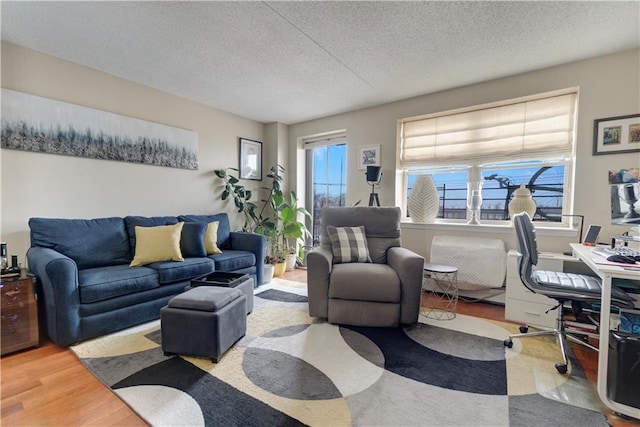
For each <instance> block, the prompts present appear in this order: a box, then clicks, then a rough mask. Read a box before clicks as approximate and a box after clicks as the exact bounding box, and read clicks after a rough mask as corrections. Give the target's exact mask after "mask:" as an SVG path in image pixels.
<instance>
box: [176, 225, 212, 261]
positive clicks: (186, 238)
mask: <svg viewBox="0 0 640 427" xmlns="http://www.w3.org/2000/svg"><path fill="white" fill-rule="evenodd" d="M206 231H207V224H204V223H202V222H185V223H184V226H183V227H182V235H181V236H180V251H181V252H182V256H183V257H185V258H193V257H205V256H207V249H206V248H205V245H204V236H205V233H206Z"/></svg>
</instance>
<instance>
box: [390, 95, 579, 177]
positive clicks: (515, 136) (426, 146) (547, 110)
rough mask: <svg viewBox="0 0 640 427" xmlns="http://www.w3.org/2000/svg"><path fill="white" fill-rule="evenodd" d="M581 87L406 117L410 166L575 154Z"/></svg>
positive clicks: (403, 155) (403, 156)
mask: <svg viewBox="0 0 640 427" xmlns="http://www.w3.org/2000/svg"><path fill="white" fill-rule="evenodd" d="M576 99H577V91H575V90H572V91H571V92H567V91H564V93H558V92H555V93H553V94H546V95H540V96H537V97H536V98H535V99H532V98H526V99H524V98H519V99H518V100H511V101H507V102H504V103H501V104H499V105H498V104H490V105H486V104H485V105H481V106H476V107H473V108H471V109H465V110H455V111H449V112H445V113H438V114H435V115H433V114H432V115H427V116H421V117H414V118H410V119H404V120H401V122H400V138H401V141H400V142H401V149H400V164H401V166H402V167H404V168H409V167H415V166H425V165H427V164H428V165H445V164H461V163H474V164H480V163H487V162H504V161H505V159H514V160H518V159H531V158H536V159H542V158H553V157H555V158H558V157H566V156H570V155H571V154H572V150H573V140H574V127H575V113H576Z"/></svg>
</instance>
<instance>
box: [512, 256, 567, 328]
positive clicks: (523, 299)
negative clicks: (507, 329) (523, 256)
mask: <svg viewBox="0 0 640 427" xmlns="http://www.w3.org/2000/svg"><path fill="white" fill-rule="evenodd" d="M570 259H572V258H571V257H566V256H564V255H561V254H540V255H539V256H538V265H537V269H538V270H549V271H563V265H564V261H566V260H570ZM556 304H557V302H556V300H553V299H551V298H547V297H545V296H544V295H538V294H534V293H533V292H531V291H530V290H529V289H527V288H526V287H525V286H524V285H523V284H522V282H521V281H520V277H519V275H518V253H517V252H516V251H514V250H511V251H509V253H508V256H507V292H506V299H505V310H504V316H505V318H506V319H507V320H511V321H514V322H519V323H522V324H527V325H531V326H538V327H543V328H555V326H556V317H557V312H556V311H555V310H552V311H550V312H548V313H545V312H546V311H547V310H549V309H550V308H552V307H553V306H555V305H556Z"/></svg>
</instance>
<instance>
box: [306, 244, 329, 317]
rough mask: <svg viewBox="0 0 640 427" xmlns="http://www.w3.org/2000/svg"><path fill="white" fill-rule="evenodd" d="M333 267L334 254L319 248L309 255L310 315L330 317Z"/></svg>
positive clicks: (308, 291)
mask: <svg viewBox="0 0 640 427" xmlns="http://www.w3.org/2000/svg"><path fill="white" fill-rule="evenodd" d="M332 267H333V254H332V253H331V252H330V251H329V250H327V249H325V248H323V247H318V248H315V249H314V250H313V251H311V252H309V253H308V254H307V294H308V297H309V315H311V316H312V317H327V316H328V315H329V276H330V275H331V269H332Z"/></svg>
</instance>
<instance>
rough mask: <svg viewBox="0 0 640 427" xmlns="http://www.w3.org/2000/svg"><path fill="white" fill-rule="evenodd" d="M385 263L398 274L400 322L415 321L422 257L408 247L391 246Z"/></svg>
mask: <svg viewBox="0 0 640 427" xmlns="http://www.w3.org/2000/svg"><path fill="white" fill-rule="evenodd" d="M387 264H389V266H390V267H391V268H393V269H394V270H395V272H396V273H397V274H398V277H399V278H400V286H401V287H402V296H401V300H400V323H404V324H409V323H415V322H417V321H418V315H419V314H420V297H421V293H422V278H423V276H424V258H423V257H421V256H420V255H418V254H416V253H415V252H412V251H410V250H409V249H406V248H401V247H393V248H389V249H388V250H387Z"/></svg>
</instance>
